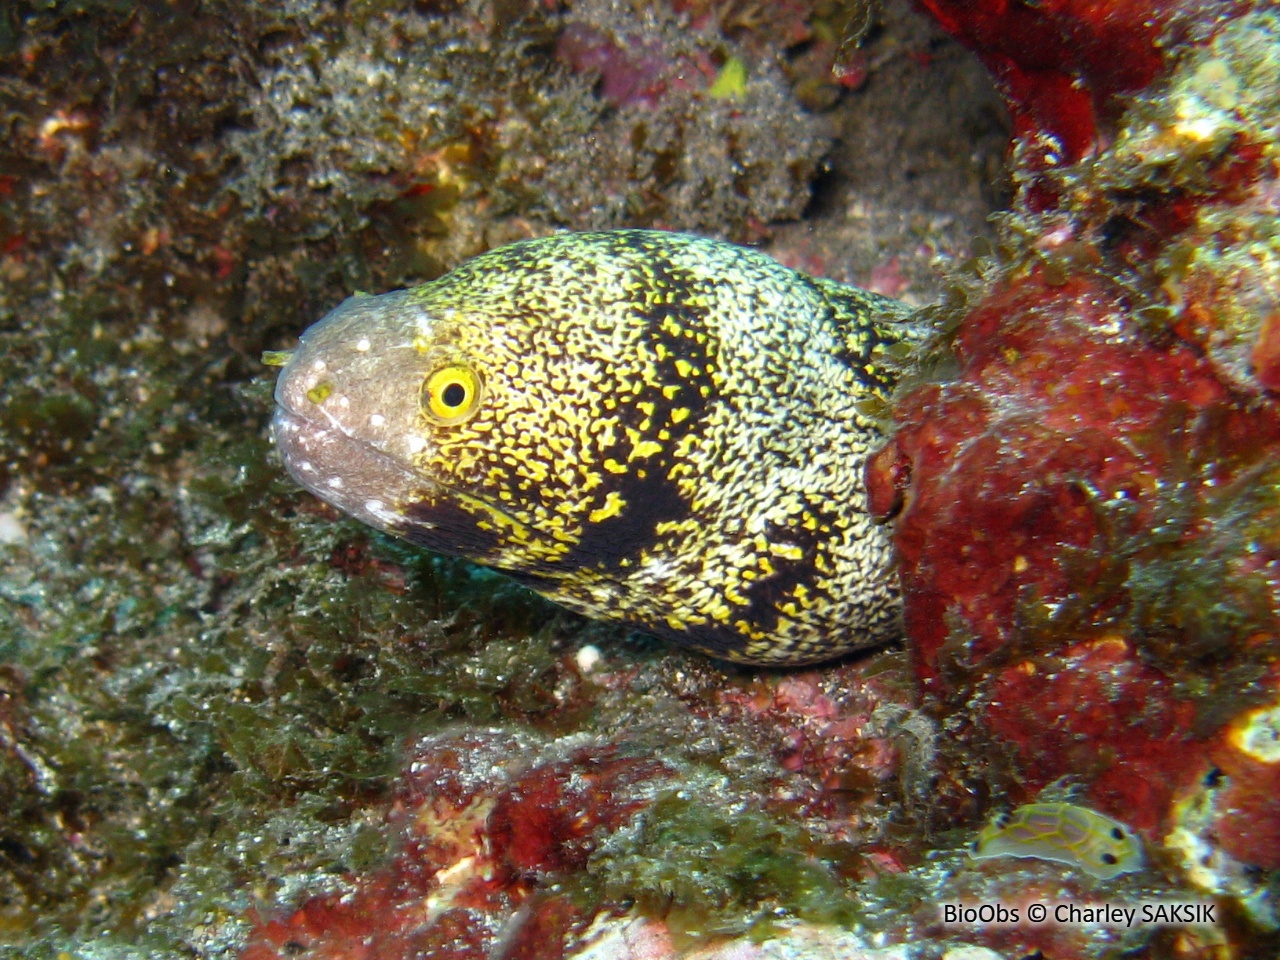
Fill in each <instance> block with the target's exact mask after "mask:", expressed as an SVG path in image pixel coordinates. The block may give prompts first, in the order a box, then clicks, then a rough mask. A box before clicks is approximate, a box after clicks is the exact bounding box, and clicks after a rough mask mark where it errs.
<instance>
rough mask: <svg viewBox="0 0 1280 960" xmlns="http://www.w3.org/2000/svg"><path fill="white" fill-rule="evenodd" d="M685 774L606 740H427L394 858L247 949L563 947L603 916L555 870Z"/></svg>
mask: <svg viewBox="0 0 1280 960" xmlns="http://www.w3.org/2000/svg"><path fill="white" fill-rule="evenodd" d="M673 779H674V771H673V770H672V768H671V767H669V766H668V765H666V764H664V763H662V762H661V761H658V760H652V759H646V758H639V757H630V756H626V755H624V754H622V753H620V752H619V751H618V750H617V749H615V748H610V747H602V746H598V745H597V746H587V745H582V746H577V747H575V746H573V745H572V744H564V743H558V744H551V745H550V746H546V745H542V744H540V743H539V742H537V741H536V740H533V739H529V738H525V737H521V736H519V735H514V734H504V733H497V732H477V731H459V732H458V733H456V734H441V735H438V736H434V737H428V738H425V739H424V740H422V741H421V742H419V743H417V744H416V745H415V746H414V747H413V749H412V751H411V755H410V756H409V758H408V762H407V765H406V768H405V773H404V775H403V777H402V778H401V780H400V782H399V784H398V787H397V791H396V794H395V797H394V799H393V802H392V805H391V807H390V810H389V813H388V815H387V819H388V828H389V829H391V830H393V831H397V832H399V833H400V835H401V846H400V849H399V851H398V852H397V853H396V855H395V856H394V858H393V859H392V861H391V862H390V863H389V864H388V865H387V866H385V867H384V868H382V869H381V870H380V871H376V872H374V873H372V874H370V875H367V876H364V877H361V878H359V879H358V880H356V881H354V886H355V889H354V890H353V891H352V892H350V893H348V894H345V895H341V894H340V895H332V896H324V897H316V898H313V899H311V900H308V901H306V902H305V903H303V904H302V905H301V906H300V907H298V909H297V910H295V911H294V912H293V913H292V914H291V915H290V916H288V917H285V918H282V919H271V920H262V921H260V922H259V923H258V924H257V927H256V929H255V930H254V932H253V933H252V935H251V937H250V940H249V943H248V945H247V946H246V948H245V950H244V952H243V953H242V954H241V958H242V960H266V958H274V957H290V956H298V955H305V956H307V957H312V958H319V957H329V958H374V957H377V958H380V960H392V958H405V960H408V958H411V957H424V956H430V957H455V958H459V960H461V958H468V960H473V958H480V957H490V956H501V957H504V958H507V960H518V958H524V957H529V958H533V957H554V956H559V955H560V950H561V949H563V946H562V945H563V944H565V943H569V942H572V940H573V938H574V936H575V935H577V934H580V933H581V932H582V931H583V929H585V927H586V926H587V924H588V923H590V922H591V921H592V920H593V919H594V914H593V913H591V912H584V911H583V910H582V909H581V907H580V906H579V904H578V903H576V902H575V901H574V900H573V899H572V898H571V897H568V896H566V895H563V894H561V893H558V892H556V889H555V886H554V884H552V883H551V882H550V881H553V880H555V879H564V878H566V877H567V876H568V875H569V874H570V873H571V872H572V871H575V870H581V869H582V868H583V867H584V866H585V864H586V861H587V857H588V856H589V855H590V853H591V852H592V851H593V849H594V845H595V841H596V839H597V838H598V836H599V835H600V834H601V833H603V832H606V831H609V830H612V829H616V828H617V827H618V826H620V825H621V824H622V823H623V822H624V821H625V820H627V819H629V818H630V816H631V815H632V814H634V813H635V812H636V811H637V810H638V809H640V808H641V807H642V806H644V805H645V804H646V803H647V802H648V801H649V799H651V797H652V794H653V793H654V792H656V788H657V787H660V786H662V785H663V784H664V783H669V782H671V781H672V780H673Z"/></svg>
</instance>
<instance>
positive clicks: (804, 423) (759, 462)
mask: <svg viewBox="0 0 1280 960" xmlns="http://www.w3.org/2000/svg"><path fill="white" fill-rule="evenodd" d="M923 335H924V329H923V325H921V324H919V323H916V322H914V321H913V320H912V318H911V315H910V311H909V310H908V308H906V307H905V306H903V305H902V304H900V303H898V302H897V301H894V300H890V299H888V298H885V297H882V296H878V295H876V294H873V293H869V292H866V291H863V290H860V289H858V288H856V287H851V286H847V285H845V284H840V283H836V282H834V281H830V280H824V279H819V278H814V277H809V276H806V275H804V274H802V273H798V272H796V271H794V270H791V269H788V268H787V267H784V266H782V265H781V264H779V263H777V262H776V261H774V260H772V259H771V258H769V257H767V256H765V255H764V254H761V253H758V252H755V251H753V250H749V249H745V248H742V247H737V246H733V245H731V244H727V243H722V242H719V241H715V240H709V239H705V238H700V237H694V236H689V235H685V234H676V233H662V232H656V231H645V230H619V231H610V232H600V233H569V234H559V235H554V236H550V237H545V238H543V239H538V240H527V241H522V242H519V243H514V244H511V245H509V246H505V247H500V248H498V249H495V250H492V251H490V252H488V253H486V254H483V255H481V256H479V257H476V258H474V259H472V260H469V261H467V262H466V263H464V264H462V265H461V266H459V267H458V268H457V269H455V270H454V271H453V272H451V273H449V274H447V275H446V276H443V277H441V278H440V279H438V280H435V281H433V282H431V283H427V284H424V285H422V286H419V287H415V288H413V289H410V290H401V291H397V292H393V293H387V294H383V295H381V296H354V297H351V298H350V299H348V300H346V301H345V302H344V303H342V304H341V305H340V306H338V307H337V308H336V309H335V310H333V311H332V312H331V313H330V314H329V315H328V316H326V317H325V318H323V319H322V320H321V321H320V322H318V323H316V324H315V325H314V326H312V327H311V328H309V329H308V330H307V331H306V332H305V333H303V334H302V338H301V344H300V346H299V347H298V349H297V350H295V351H293V352H292V353H291V354H289V355H287V359H285V358H282V359H285V362H284V364H283V365H284V369H283V370H282V371H281V374H280V377H279V381H278V383H277V386H276V402H277V405H278V407H277V411H276V414H275V419H274V424H273V429H274V434H275V439H276V443H277V445H278V447H279V450H280V453H281V455H282V457H283V460H284V464H285V467H286V468H287V469H288V471H289V473H290V474H292V475H293V477H294V478H295V479H296V480H297V481H298V482H299V483H301V484H302V485H303V486H304V487H306V488H307V489H308V490H310V491H312V492H313V493H315V494H316V495H317V496H319V497H321V498H323V499H324V500H327V501H329V502H330V503H332V504H333V505H335V506H336V507H338V508H339V509H341V510H343V511H346V512H347V513H349V514H352V515H354V516H355V517H358V518H359V519H361V520H363V521H365V522H366V523H369V524H372V525H373V526H374V527H377V528H379V529H381V530H384V531H387V532H388V533H391V534H394V535H396V536H399V537H403V538H405V539H407V540H409V541H411V542H413V543H416V544H420V545H422V546H424V547H427V548H429V549H431V550H435V551H438V552H441V553H446V554H453V555H457V556H462V557H467V558H469V559H472V560H475V561H477V562H479V563H482V564H486V565H488V566H491V567H495V568H497V569H499V570H501V571H503V572H505V573H507V574H508V575H510V576H512V577H513V578H515V579H516V580H518V581H520V582H521V583H524V584H527V585H528V586H530V587H531V588H533V589H534V590H536V591H538V592H539V593H542V594H543V595H545V596H547V597H549V598H550V599H552V600H555V601H557V602H559V603H561V604H563V605H564V606H566V607H569V608H571V609H573V610H577V611H580V612H583V613H585V614H588V615H590V616H593V617H597V618H602V619H611V620H617V621H622V622H624V623H627V624H630V625H632V626H634V627H636V628H638V629H640V630H643V631H645V632H648V633H652V634H656V635H658V636H661V637H665V638H667V639H670V640H673V641H675V642H677V643H681V644H684V645H686V646H690V647H693V648H695V649H697V650H701V651H703V652H705V653H708V654H710V655H712V656H716V657H722V658H726V659H730V660H736V661H740V662H745V663H757V664H800V663H811V662H814V661H819V660H826V659H830V658H832V657H835V656H838V655H839V654H841V653H844V652H846V651H849V650H854V649H858V648H861V647H867V646H872V645H875V644H878V643H881V642H883V641H886V640H889V639H891V638H894V637H895V636H897V635H898V633H899V631H900V629H901V628H900V598H899V590H898V585H897V573H896V570H895V567H894V563H893V554H892V547H891V543H890V539H889V535H888V531H886V530H885V529H883V528H882V527H880V526H878V525H877V524H876V523H875V522H874V521H873V519H872V518H871V516H870V515H869V514H868V512H867V497H866V490H865V485H864V481H863V467H864V465H865V462H866V459H867V456H868V454H869V452H870V451H871V449H872V448H873V447H874V446H875V445H876V444H877V443H878V442H879V441H880V440H881V439H882V433H881V429H880V427H879V426H878V425H877V421H876V419H875V418H874V417H873V416H872V415H869V412H868V411H870V410H872V408H874V406H875V405H876V402H877V401H879V402H880V403H881V405H882V403H883V401H884V400H885V399H886V398H887V397H888V394H889V392H890V391H891V390H892V389H893V386H894V383H895V380H896V378H897V376H898V374H899V371H900V369H901V367H902V361H901V360H900V359H898V358H899V357H900V356H901V355H903V354H905V353H908V352H909V351H908V350H907V348H908V347H910V346H912V345H913V344H915V343H916V342H918V341H919V340H920V339H921V338H922V336H923Z"/></svg>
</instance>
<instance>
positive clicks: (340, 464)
mask: <svg viewBox="0 0 1280 960" xmlns="http://www.w3.org/2000/svg"><path fill="white" fill-rule="evenodd" d="M271 432H272V435H273V436H274V437H275V442H276V447H277V448H278V449H279V451H280V458H281V460H282V461H283V462H284V467H285V469H286V470H287V471H288V472H289V476H291V477H293V479H294V480H296V481H297V482H298V483H299V484H301V485H302V486H303V487H305V488H306V489H307V490H309V491H310V492H311V493H314V494H315V495H316V496H317V497H319V498H320V499H321V500H324V501H326V502H327V503H331V504H333V505H334V506H335V507H337V508H338V509H339V510H341V511H343V512H344V513H349V514H351V515H352V516H353V517H356V518H357V519H359V520H363V521H364V522H365V523H367V524H369V525H370V526H372V527H376V528H377V529H379V530H384V531H386V532H387V533H391V534H397V535H402V534H403V528H404V525H405V517H404V515H403V513H402V509H403V506H404V505H405V504H407V503H431V502H435V501H438V500H440V499H441V497H448V496H449V491H448V490H447V489H446V488H444V487H443V486H441V485H440V484H438V483H435V482H433V481H431V480H428V479H427V478H425V477H423V476H422V475H421V474H420V473H418V472H417V471H416V470H414V469H413V468H412V467H410V466H408V465H406V464H404V463H402V462H401V461H399V460H397V459H395V458H394V457H391V456H388V455H387V454H385V453H382V452H381V451H380V450H377V449H376V448H375V447H373V446H371V445H370V444H368V443H366V442H365V441H363V440H358V439H356V438H355V437H351V436H349V435H347V434H346V433H344V432H343V431H342V430H341V429H339V428H338V427H337V426H336V425H335V424H333V423H329V422H319V421H316V420H313V419H310V418H307V417H303V416H300V415H298V414H297V413H294V412H293V411H292V410H289V409H288V408H287V407H284V406H277V407H276V412H275V416H274V417H273V418H272V421H271ZM414 525H415V526H419V527H427V528H430V527H431V526H433V525H432V524H431V521H430V520H429V519H428V518H427V517H417V518H415V520H414Z"/></svg>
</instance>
